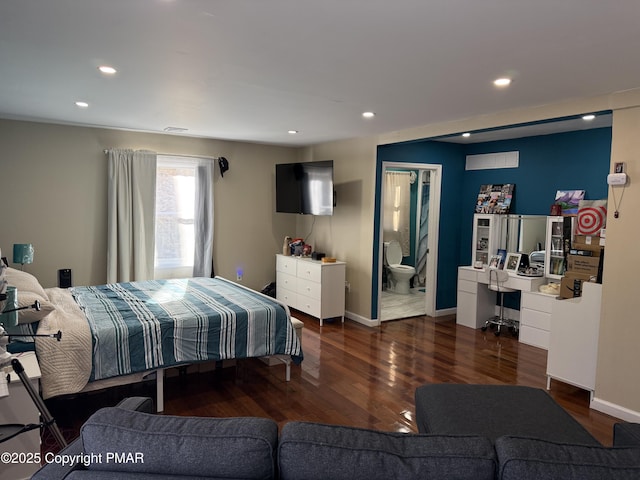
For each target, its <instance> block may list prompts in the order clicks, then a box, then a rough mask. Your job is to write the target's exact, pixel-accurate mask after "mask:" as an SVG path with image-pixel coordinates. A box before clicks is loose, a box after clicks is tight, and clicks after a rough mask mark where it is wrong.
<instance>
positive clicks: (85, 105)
mask: <svg viewBox="0 0 640 480" xmlns="http://www.w3.org/2000/svg"><path fill="white" fill-rule="evenodd" d="M88 106H89V104H88V103H87V102H76V107H80V108H87V107H88Z"/></svg>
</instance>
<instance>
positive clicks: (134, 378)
mask: <svg viewBox="0 0 640 480" xmlns="http://www.w3.org/2000/svg"><path fill="white" fill-rule="evenodd" d="M231 283H233V284H234V285H237V286H238V287H241V288H244V289H245V290H249V291H250V292H252V293H257V294H258V295H261V296H263V297H265V298H267V299H269V300H271V301H273V302H276V303H278V304H280V305H281V306H282V307H283V308H284V309H285V311H286V312H287V316H288V317H289V318H293V317H291V311H290V310H289V307H288V306H287V305H285V304H284V303H282V302H281V301H280V300H277V299H276V298H273V297H269V296H267V295H264V294H263V293H261V292H257V291H255V290H252V289H250V288H248V287H245V286H244V285H240V284H239V283H236V282H231ZM300 340H302V339H300ZM257 358H260V357H257ZM267 358H273V359H276V360H279V361H281V362H282V363H284V364H285V381H287V382H289V381H291V357H289V356H288V355H281V354H279V355H272V356H269V357H267ZM203 363H208V362H203ZM187 365H191V364H184V365H176V366H172V367H166V368H158V369H155V370H148V371H146V372H140V373H134V374H131V375H124V376H120V377H113V378H107V379H104V380H97V381H95V382H89V383H87V385H86V386H85V387H84V388H83V389H82V390H80V392H78V393H85V392H93V391H95V390H102V389H105V388H110V387H115V386H118V385H130V384H132V383H140V382H142V381H145V380H149V379H151V378H153V377H154V376H155V381H156V410H157V411H158V413H160V412H163V411H164V373H165V370H169V369H171V368H180V367H185V366H187Z"/></svg>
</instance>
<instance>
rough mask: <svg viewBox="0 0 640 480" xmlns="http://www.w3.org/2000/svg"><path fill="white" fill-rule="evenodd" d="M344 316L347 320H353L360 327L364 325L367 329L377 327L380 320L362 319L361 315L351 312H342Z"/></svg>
mask: <svg viewBox="0 0 640 480" xmlns="http://www.w3.org/2000/svg"><path fill="white" fill-rule="evenodd" d="M344 316H345V318H348V319H349V320H353V321H354V322H357V323H361V324H362V325H365V326H367V327H379V326H380V320H378V319H374V320H372V319H370V318H367V317H363V316H362V315H357V314H355V313H353V312H344Z"/></svg>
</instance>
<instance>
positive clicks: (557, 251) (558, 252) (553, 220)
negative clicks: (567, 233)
mask: <svg viewBox="0 0 640 480" xmlns="http://www.w3.org/2000/svg"><path fill="white" fill-rule="evenodd" d="M564 219H565V217H547V238H546V242H545V256H544V276H545V277H547V278H552V279H555V280H560V279H561V278H562V276H563V275H564V270H565V265H564V246H563V243H564V235H563V232H564ZM572 230H573V223H572Z"/></svg>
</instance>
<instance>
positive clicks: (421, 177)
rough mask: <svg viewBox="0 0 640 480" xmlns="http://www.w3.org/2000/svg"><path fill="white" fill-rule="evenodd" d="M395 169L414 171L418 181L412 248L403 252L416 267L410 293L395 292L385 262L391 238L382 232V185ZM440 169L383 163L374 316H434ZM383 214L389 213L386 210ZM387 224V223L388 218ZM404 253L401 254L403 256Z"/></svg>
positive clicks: (438, 166) (409, 164)
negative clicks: (376, 306)
mask: <svg viewBox="0 0 640 480" xmlns="http://www.w3.org/2000/svg"><path fill="white" fill-rule="evenodd" d="M398 170H400V171H405V172H411V171H414V172H415V173H414V175H415V178H416V182H417V194H416V195H415V199H414V202H415V213H414V215H412V217H413V218H414V220H415V223H414V225H415V228H412V229H411V231H412V237H413V238H412V242H411V245H413V248H412V249H411V250H412V251H410V252H409V255H406V256H408V257H410V263H412V264H413V265H411V266H413V267H414V268H415V270H416V272H415V275H414V277H413V278H412V279H411V284H412V287H413V288H410V289H409V294H406V293H396V292H394V287H393V285H392V282H390V281H389V280H390V279H389V276H390V275H391V277H392V274H390V271H389V269H388V267H387V265H386V262H385V242H387V244H388V240H390V239H391V238H390V235H389V232H387V233H386V235H385V200H387V201H388V200H389V198H388V197H389V195H390V193H389V192H390V191H389V190H388V189H386V188H385V184H386V182H387V172H393V171H398ZM441 172H442V166H441V165H432V164H422V163H400V162H382V182H381V192H380V203H379V206H378V209H379V211H378V212H377V213H378V218H380V232H379V239H380V243H379V245H378V253H379V261H378V312H377V313H378V316H377V318H378V319H379V320H380V321H388V320H395V319H398V318H405V317H410V316H416V315H429V316H435V313H436V311H435V299H436V291H437V258H438V257H437V252H438V225H439V216H440V185H441ZM385 197H386V198H385ZM386 215H387V216H389V210H388V209H387V212H386ZM387 220H389V219H388V218H387ZM387 225H389V222H388V221H387ZM396 225H397V223H396ZM391 237H393V236H391ZM404 253H406V252H404ZM404 253H403V256H405V255H404Z"/></svg>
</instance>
